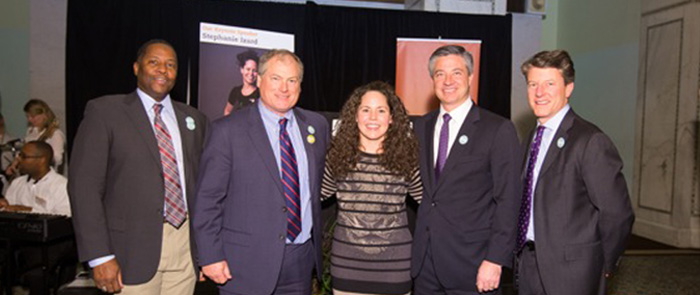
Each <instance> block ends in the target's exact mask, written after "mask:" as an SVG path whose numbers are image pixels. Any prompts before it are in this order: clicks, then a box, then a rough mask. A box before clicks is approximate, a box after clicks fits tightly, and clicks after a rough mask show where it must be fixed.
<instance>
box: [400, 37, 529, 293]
mask: <svg viewBox="0 0 700 295" xmlns="http://www.w3.org/2000/svg"><path fill="white" fill-rule="evenodd" d="M429 69H430V74H431V77H432V80H433V86H434V89H435V94H436V95H437V97H438V99H439V100H440V109H439V110H436V111H433V112H431V113H429V114H427V115H426V116H424V117H423V118H420V119H419V120H417V121H416V122H415V124H414V127H415V130H416V134H417V136H418V140H419V142H420V150H421V153H420V169H421V177H422V180H423V185H424V187H425V191H424V195H423V202H422V205H421V206H420V208H419V209H418V216H417V224H416V230H415V238H414V242H413V259H412V261H411V264H412V267H411V269H412V271H411V272H412V275H413V277H414V278H415V293H416V294H421V295H422V294H430V295H433V294H477V293H488V292H493V293H497V292H498V290H499V289H498V288H499V283H500V279H501V271H502V267H503V266H509V265H510V263H511V261H512V249H513V248H512V247H513V246H514V242H515V234H516V231H515V225H516V223H517V221H516V219H517V214H518V191H519V189H520V185H519V181H518V167H519V164H520V152H519V150H520V147H519V144H518V138H517V135H516V133H515V128H514V127H513V124H512V123H511V122H510V121H508V120H506V119H504V118H502V117H499V116H497V115H495V114H493V113H491V112H489V111H486V110H485V109H482V108H479V107H478V106H476V105H475V104H474V103H473V102H472V100H471V99H470V97H469V86H470V84H471V82H472V77H473V59H472V56H471V54H470V53H469V52H467V51H466V50H464V48H463V47H461V46H455V45H448V46H443V47H440V48H438V49H437V50H436V51H435V52H433V54H432V56H431V57H430V65H429Z"/></svg>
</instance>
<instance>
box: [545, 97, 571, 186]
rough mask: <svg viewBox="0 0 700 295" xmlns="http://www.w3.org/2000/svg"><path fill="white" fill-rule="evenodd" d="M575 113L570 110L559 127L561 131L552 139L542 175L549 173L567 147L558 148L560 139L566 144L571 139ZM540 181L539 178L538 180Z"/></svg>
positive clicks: (558, 130)
mask: <svg viewBox="0 0 700 295" xmlns="http://www.w3.org/2000/svg"><path fill="white" fill-rule="evenodd" d="M574 116H575V114H574V111H573V110H569V112H568V113H567V114H566V116H564V120H562V121H561V124H560V125H559V129H557V131H556V132H555V133H554V137H552V143H550V145H549V150H548V151H547V156H545V158H544V162H542V168H541V169H540V175H544V173H545V172H547V169H549V167H551V166H552V163H554V161H555V160H556V159H557V157H558V156H559V154H560V153H561V150H562V149H564V148H565V147H566V145H564V146H562V147H559V146H557V141H558V140H559V138H563V139H564V143H566V141H567V140H568V138H569V129H571V126H572V125H573V124H574ZM538 179H539V178H538Z"/></svg>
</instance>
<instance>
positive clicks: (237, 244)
mask: <svg viewBox="0 0 700 295" xmlns="http://www.w3.org/2000/svg"><path fill="white" fill-rule="evenodd" d="M259 73H260V76H259V79H258V81H257V83H258V88H259V89H260V96H261V97H260V99H259V100H258V102H257V103H255V104H253V105H250V106H248V107H245V108H243V109H240V110H236V111H233V112H232V113H231V114H229V115H228V116H225V117H223V118H221V119H219V120H216V121H214V122H213V123H212V127H211V133H210V135H209V137H208V139H207V143H206V147H205V149H204V153H203V155H202V164H201V166H200V171H202V173H201V174H200V175H199V179H198V182H197V184H198V185H197V201H196V204H195V210H194V216H193V219H192V221H193V223H194V229H195V237H196V239H197V246H198V247H199V258H200V261H199V263H200V265H201V266H202V272H204V274H205V275H206V276H207V277H209V278H211V279H212V280H213V281H214V282H216V283H218V284H220V285H221V286H220V292H221V294H255V295H261V294H263V295H264V294H299V295H302V294H303V295H309V294H311V276H312V270H313V269H314V266H315V269H316V271H317V274H319V275H320V274H321V240H322V239H321V234H322V233H321V230H322V228H323V227H322V225H321V218H320V211H321V206H320V195H319V193H320V186H321V177H322V175H323V166H324V161H325V152H326V145H327V144H328V140H329V131H328V129H329V128H328V123H327V121H326V119H325V118H324V117H322V116H321V115H319V114H316V113H313V112H310V111H307V110H303V109H301V108H298V107H295V105H296V103H297V101H298V99H299V94H300V93H301V81H302V78H303V73H304V68H303V64H302V63H301V61H300V60H299V58H298V57H297V56H296V55H295V54H294V53H292V52H289V51H287V50H271V51H268V52H267V53H265V54H264V55H263V56H262V57H261V58H260V67H259Z"/></svg>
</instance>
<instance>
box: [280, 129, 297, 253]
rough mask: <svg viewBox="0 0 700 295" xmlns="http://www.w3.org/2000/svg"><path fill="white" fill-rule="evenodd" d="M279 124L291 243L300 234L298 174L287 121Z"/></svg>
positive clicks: (283, 183) (288, 234)
mask: <svg viewBox="0 0 700 295" xmlns="http://www.w3.org/2000/svg"><path fill="white" fill-rule="evenodd" d="M279 124H280V159H281V162H282V163H281V165H280V166H282V167H281V168H282V188H283V190H284V198H285V200H286V202H287V238H288V239H289V240H290V241H292V242H293V241H294V239H296V237H297V236H298V235H299V233H300V232H301V206H300V205H301V204H300V198H299V172H298V169H297V157H296V154H295V153H294V147H293V146H292V141H291V140H290V139H289V133H288V132H287V119H286V118H282V119H280V122H279Z"/></svg>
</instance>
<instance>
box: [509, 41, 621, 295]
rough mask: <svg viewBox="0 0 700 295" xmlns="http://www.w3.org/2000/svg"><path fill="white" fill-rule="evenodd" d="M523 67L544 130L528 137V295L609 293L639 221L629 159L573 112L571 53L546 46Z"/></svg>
mask: <svg viewBox="0 0 700 295" xmlns="http://www.w3.org/2000/svg"><path fill="white" fill-rule="evenodd" d="M521 69H522V72H523V75H525V78H526V80H527V89H528V91H527V94H528V102H529V104H530V107H531V108H532V110H533V112H534V114H535V116H536V117H537V128H536V130H535V131H533V133H532V134H531V136H530V137H529V138H528V139H527V140H525V142H526V144H527V145H526V148H527V150H528V152H527V156H526V157H525V161H524V164H523V174H522V178H523V194H522V205H521V207H522V208H521V212H520V218H519V222H518V229H519V232H518V246H517V247H516V253H517V264H518V267H517V270H516V271H517V274H518V279H517V281H518V284H519V289H520V294H573V295H577V294H581V295H584V294H605V278H607V277H609V276H610V274H611V273H612V272H613V270H614V269H615V267H616V266H617V263H618V259H619V258H620V255H621V254H622V252H623V251H624V248H625V242H626V240H627V237H628V236H629V233H630V230H631V229H632V223H633V222H634V213H633V212H632V207H631V205H630V200H629V195H628V194H627V185H626V183H625V178H624V177H623V175H622V160H621V159H620V156H619V155H618V152H617V149H615V146H614V145H613V143H612V141H611V140H610V139H609V138H608V137H607V136H606V135H605V134H604V133H603V132H602V131H601V130H600V129H598V127H596V126H595V125H593V124H591V123H590V122H587V121H585V120H584V119H582V118H581V117H579V116H578V115H576V113H574V111H573V110H571V108H570V106H569V97H570V96H571V92H572V91H573V90H574V77H575V72H574V64H573V61H572V60H571V57H569V54H568V53H567V52H566V51H563V50H554V51H542V52H540V53H537V54H536V55H535V56H533V57H532V58H530V59H529V60H527V61H526V62H525V63H523V65H522V67H521Z"/></svg>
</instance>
